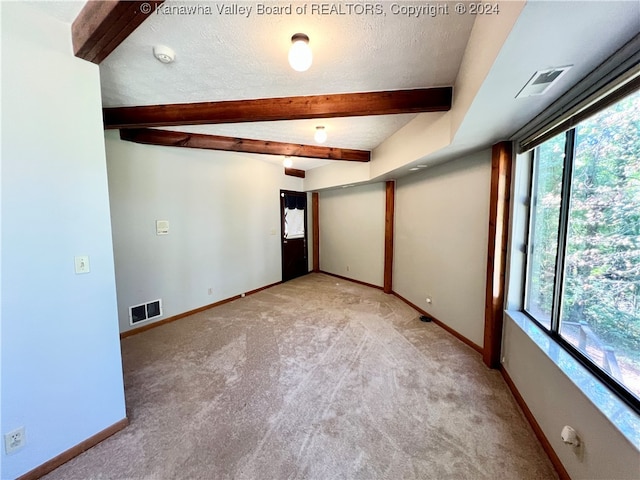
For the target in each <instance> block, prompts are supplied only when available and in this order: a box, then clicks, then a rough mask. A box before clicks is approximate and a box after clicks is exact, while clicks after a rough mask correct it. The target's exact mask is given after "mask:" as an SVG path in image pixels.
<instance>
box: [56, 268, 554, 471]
mask: <svg viewBox="0 0 640 480" xmlns="http://www.w3.org/2000/svg"><path fill="white" fill-rule="evenodd" d="M122 350H123V358H124V372H125V373H124V374H125V384H126V398H127V408H128V415H129V419H130V421H131V425H130V426H129V427H127V428H126V429H124V430H123V431H121V432H119V433H118V434H116V435H114V436H113V437H111V438H109V439H107V440H106V441H104V442H103V443H101V444H99V445H97V446H96V447H94V448H92V449H91V450H89V451H88V452H86V453H84V454H83V455H81V456H79V457H77V458H76V459H74V460H72V461H71V462H69V463H67V464H66V465H63V466H62V467H60V468H59V469H57V470H56V471H54V472H52V473H51V474H49V475H48V476H46V477H45V478H46V479H47V480H54V479H64V480H75V479H149V480H152V479H158V480H159V479H227V478H237V479H303V478H305V479H306V478H308V479H352V478H353V479H356V478H359V479H401V478H406V479H412V478H414V479H473V480H475V479H492V480H493V479H552V478H557V476H556V474H555V472H554V470H553V468H552V466H551V464H550V462H549V460H548V458H547V457H546V455H545V453H544V452H543V451H542V448H541V447H540V445H539V443H538V442H537V440H536V438H535V437H534V435H533V433H532V431H531V429H530V427H529V425H528V424H527V423H526V421H525V420H524V417H523V416H522V413H521V412H520V411H519V409H518V407H517V405H516V404H515V402H514V400H513V398H512V396H511V394H510V393H509V391H508V389H507V387H506V385H505V384H504V382H503V380H502V378H501V376H500V374H499V373H498V372H497V371H491V370H488V369H487V368H485V367H484V365H483V364H482V361H481V358H480V355H479V354H478V353H477V352H475V351H473V350H472V349H470V348H469V347H467V346H466V345H464V344H462V343H461V342H459V341H458V340H457V339H455V338H454V337H452V336H451V335H449V334H448V333H446V332H445V331H444V330H442V329H441V328H439V327H438V326H436V325H434V324H433V323H422V322H420V321H419V320H418V314H417V313H416V312H415V311H414V310H413V309H411V308H409V307H408V306H407V305H405V304H404V303H403V302H401V301H400V300H398V299H397V298H395V297H393V296H390V295H385V294H384V293H382V292H381V291H379V290H376V289H372V288H368V287H365V286H361V285H357V284H354V283H351V282H347V281H343V280H338V279H336V278H333V277H330V276H327V275H321V274H312V275H308V276H306V277H302V278H299V279H297V280H293V281H291V282H288V283H286V284H283V285H278V286H276V287H273V288H270V289H268V290H265V291H262V292H260V293H258V294H255V295H252V296H250V297H246V298H243V299H240V300H237V301H235V302H232V303H229V304H226V305H223V306H220V307H217V308H214V309H210V310H207V311H205V312H202V313H199V314H196V315H193V316H191V317H188V318H185V319H182V320H179V321H177V322H173V323H170V324H168V325H165V326H162V327H159V328H156V329H152V330H149V331H148V332H145V333H141V334H138V335H134V336H132V337H129V338H127V339H125V340H123V342H122Z"/></svg>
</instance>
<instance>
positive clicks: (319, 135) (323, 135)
mask: <svg viewBox="0 0 640 480" xmlns="http://www.w3.org/2000/svg"><path fill="white" fill-rule="evenodd" d="M313 138H314V139H315V141H316V142H318V143H324V142H326V141H327V131H326V130H325V128H324V127H323V126H317V127H316V133H315V134H314V136H313Z"/></svg>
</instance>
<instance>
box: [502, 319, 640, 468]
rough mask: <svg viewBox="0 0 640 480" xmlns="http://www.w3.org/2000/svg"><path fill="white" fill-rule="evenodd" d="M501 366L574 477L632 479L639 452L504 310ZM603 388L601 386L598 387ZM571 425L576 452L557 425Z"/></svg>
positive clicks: (639, 460) (560, 427)
mask: <svg viewBox="0 0 640 480" xmlns="http://www.w3.org/2000/svg"><path fill="white" fill-rule="evenodd" d="M504 327H505V328H504V334H503V335H504V336H503V342H504V343H503V355H504V362H503V366H504V368H505V370H506V371H507V372H508V374H509V376H510V377H511V379H512V380H513V383H514V384H515V385H516V387H517V389H518V391H519V392H520V394H521V395H522V398H523V399H524V401H525V402H526V404H527V406H528V407H529V410H531V413H532V414H533V416H534V417H535V418H536V421H537V422H538V424H539V425H540V428H542V431H543V432H544V434H545V436H546V437H547V440H549V442H550V443H551V446H552V447H553V449H554V451H555V452H556V453H557V454H558V457H559V458H560V461H561V462H562V464H563V465H564V467H565V469H566V470H567V473H568V474H569V476H570V477H571V478H572V479H573V480H587V479H588V480H596V479H602V480H604V479H616V480H637V479H638V478H640V476H639V475H640V453H638V450H636V448H635V447H634V446H633V445H632V444H631V443H630V442H629V441H628V440H627V439H626V438H625V437H624V436H623V435H622V434H621V433H620V432H619V431H618V430H617V428H616V427H615V426H614V425H613V424H612V423H611V422H610V421H609V420H608V419H607V418H606V417H605V416H604V415H603V414H602V413H601V412H600V411H599V410H598V409H597V408H596V407H595V406H594V405H593V403H591V401H590V400H589V399H588V398H587V397H586V396H585V395H584V394H583V393H582V391H581V390H580V389H578V388H577V387H576V386H575V385H574V384H573V382H572V381H571V380H569V378H568V377H567V376H566V375H565V374H564V373H563V372H562V371H561V370H560V368H558V366H557V365H556V364H555V363H554V362H552V361H551V360H550V359H549V357H548V356H547V355H546V354H545V353H544V352H543V351H542V350H541V349H540V348H539V347H538V346H537V345H536V344H535V343H534V342H533V341H532V340H531V338H529V336H528V335H527V334H526V333H525V332H523V331H522V329H521V328H520V327H519V326H517V325H516V324H515V323H514V322H513V320H511V319H510V318H509V316H506V318H505V324H504ZM603 388H604V387H603ZM564 425H571V426H573V427H574V428H575V429H576V430H577V432H578V434H579V435H580V437H581V439H582V442H583V443H584V445H583V451H582V453H581V454H580V455H575V454H574V453H573V451H572V449H571V448H568V447H567V446H566V445H564V444H563V442H562V439H561V438H560V431H561V430H562V427H563V426H564Z"/></svg>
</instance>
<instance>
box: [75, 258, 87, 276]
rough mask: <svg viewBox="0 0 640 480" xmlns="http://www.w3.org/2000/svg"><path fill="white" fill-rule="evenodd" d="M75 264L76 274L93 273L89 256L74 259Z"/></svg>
mask: <svg viewBox="0 0 640 480" xmlns="http://www.w3.org/2000/svg"><path fill="white" fill-rule="evenodd" d="M74 264H75V269H76V274H81V273H89V272H90V271H91V267H90V265H89V256H88V255H79V256H77V257H74Z"/></svg>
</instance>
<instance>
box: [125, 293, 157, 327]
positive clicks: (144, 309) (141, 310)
mask: <svg viewBox="0 0 640 480" xmlns="http://www.w3.org/2000/svg"><path fill="white" fill-rule="evenodd" d="M161 316H162V299H158V300H154V301H152V302H148V303H141V304H140V305H134V306H133V307H129V325H135V324H136V323H140V322H144V321H147V320H151V319H153V318H157V317H161Z"/></svg>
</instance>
